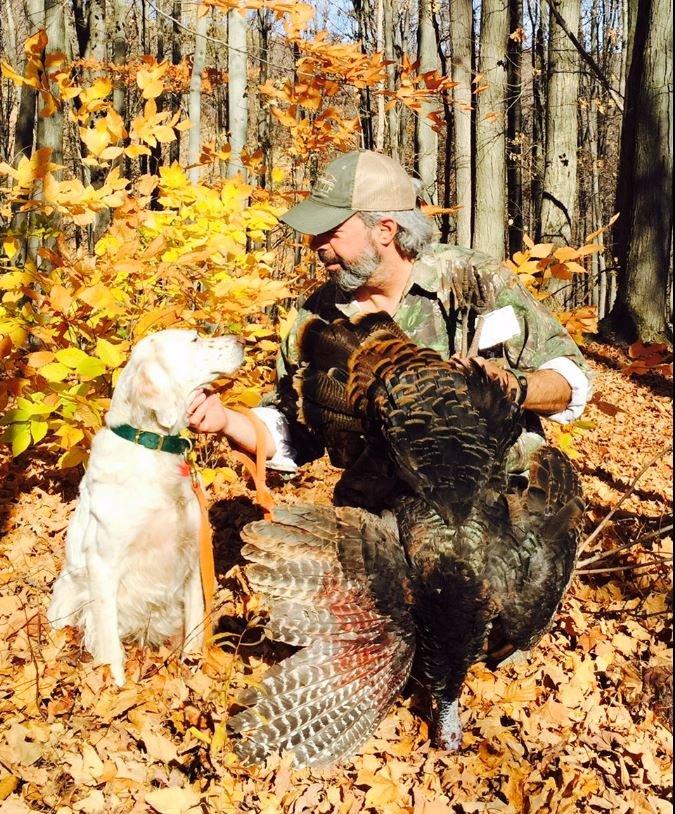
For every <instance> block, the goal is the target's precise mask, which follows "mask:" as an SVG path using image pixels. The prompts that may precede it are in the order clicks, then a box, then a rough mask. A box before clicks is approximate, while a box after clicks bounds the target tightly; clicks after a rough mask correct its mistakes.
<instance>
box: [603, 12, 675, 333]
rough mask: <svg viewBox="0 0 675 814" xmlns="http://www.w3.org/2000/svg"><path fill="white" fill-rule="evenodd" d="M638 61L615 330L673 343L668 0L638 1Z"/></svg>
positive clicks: (631, 74) (622, 194)
mask: <svg viewBox="0 0 675 814" xmlns="http://www.w3.org/2000/svg"><path fill="white" fill-rule="evenodd" d="M633 2H634V4H635V6H636V8H635V13H634V14H631V15H630V19H632V20H634V21H635V29H634V34H633V36H632V40H633V42H632V48H631V53H632V59H631V63H630V68H629V71H628V78H627V82H626V100H625V105H624V117H623V129H622V138H621V156H620V162H619V184H618V192H617V209H618V211H620V213H621V216H620V218H619V220H618V221H617V227H618V228H617V229H616V256H617V259H618V263H619V269H620V271H619V274H620V278H619V285H618V291H617V298H616V303H615V306H614V309H613V310H612V313H611V315H610V321H611V325H612V328H613V329H614V330H615V332H616V333H617V334H618V335H619V336H620V337H621V338H622V339H624V340H625V341H627V342H633V341H634V340H635V339H641V340H642V341H643V342H663V341H666V340H668V339H669V338H670V339H672V337H669V335H668V327H667V324H666V309H667V303H666V292H667V287H668V274H669V266H670V253H671V236H672V209H671V180H672V170H673V156H672V141H671V131H670V122H671V116H672V109H671V107H672V96H671V87H669V84H670V83H672V70H673V63H672V17H673V10H672V5H671V3H670V0H633Z"/></svg>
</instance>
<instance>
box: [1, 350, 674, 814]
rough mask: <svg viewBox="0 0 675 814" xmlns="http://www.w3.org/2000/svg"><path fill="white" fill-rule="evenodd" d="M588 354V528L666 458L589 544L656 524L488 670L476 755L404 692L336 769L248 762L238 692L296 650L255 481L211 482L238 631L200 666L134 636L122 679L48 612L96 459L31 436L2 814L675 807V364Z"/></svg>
mask: <svg viewBox="0 0 675 814" xmlns="http://www.w3.org/2000/svg"><path fill="white" fill-rule="evenodd" d="M585 352H586V355H587V357H588V359H589V361H590V363H591V365H592V367H593V368H594V370H595V372H596V379H595V392H596V396H595V399H596V402H597V403H596V404H591V405H590V406H589V408H588V409H587V412H586V414H585V418H587V419H588V420H589V424H590V426H588V427H587V428H586V429H585V430H584V431H583V432H580V433H579V434H577V435H575V436H574V439H573V440H574V445H575V447H576V450H577V451H578V456H577V457H576V458H575V466H576V467H577V468H578V471H579V473H580V475H581V478H582V481H583V486H584V491H585V496H586V500H587V503H588V514H587V520H586V534H589V533H590V532H591V531H592V530H593V529H594V528H595V527H596V526H597V525H598V523H599V522H600V521H601V520H602V519H603V517H605V515H606V514H607V513H608V511H609V510H610V509H611V508H612V507H613V506H614V505H615V504H616V503H617V502H618V500H619V499H620V497H621V495H622V494H623V493H624V492H625V491H626V489H627V487H628V486H629V484H630V483H631V481H632V480H633V479H634V478H635V476H636V475H637V474H638V473H639V472H640V470H641V469H642V468H643V467H644V466H645V464H648V463H649V462H650V461H653V463H651V465H650V466H648V468H647V469H646V471H645V472H644V474H643V475H642V477H641V478H640V479H639V481H638V482H637V484H636V485H635V488H634V490H633V492H632V494H631V495H630V496H629V497H628V498H627V499H626V500H625V501H624V502H623V503H622V505H621V506H620V508H619V509H618V511H617V512H616V514H615V515H614V517H613V518H612V520H611V522H609V523H608V524H606V526H605V527H604V529H603V531H602V532H601V533H600V534H599V535H598V536H597V537H596V538H595V539H594V541H593V543H592V545H591V546H590V548H589V551H587V552H586V553H585V554H584V555H583V556H584V557H588V556H589V555H590V554H597V553H598V552H606V551H609V550H611V549H615V548H617V547H618V546H621V545H623V544H625V543H628V542H631V541H638V540H642V542H641V543H640V542H638V543H637V544H636V545H633V546H631V547H628V548H626V549H624V550H623V551H621V552H620V553H618V554H615V555H612V556H610V557H608V558H605V559H603V560H600V561H597V562H595V563H593V564H591V565H590V566H588V567H589V568H591V569H605V570H603V571H602V572H600V573H587V574H583V575H582V574H578V575H577V576H576V577H575V579H574V581H573V582H572V585H571V588H570V590H569V593H568V595H567V597H566V598H565V601H564V603H563V605H562V607H561V609H560V612H559V614H558V616H557V619H556V622H555V625H554V627H553V629H552V630H551V632H550V633H549V634H547V635H546V636H545V637H544V638H543V639H542V641H541V642H540V644H539V645H538V646H537V647H535V648H534V649H533V650H532V652H531V653H530V655H529V657H528V659H527V660H526V661H523V662H521V663H518V664H514V665H511V666H508V667H504V668H500V669H499V670H497V671H495V672H491V671H489V670H487V669H486V668H485V667H483V666H481V665H477V666H476V667H474V668H473V669H472V670H471V672H470V675H469V677H468V680H467V682H466V685H465V688H464V690H463V693H462V697H461V719H462V723H463V726H464V739H463V742H462V748H461V750H460V751H459V752H457V753H454V754H448V753H445V752H440V751H437V750H435V749H434V748H432V747H431V746H430V743H429V733H428V725H427V722H426V720H425V717H424V713H423V711H421V710H420V709H419V708H418V707H417V706H416V702H415V698H414V696H411V695H409V694H404V695H403V697H401V698H400V699H399V701H398V702H397V704H396V705H395V707H394V708H393V709H392V710H391V712H390V714H389V715H388V716H387V717H386V719H385V720H384V722H383V723H382V724H381V725H380V727H379V729H378V730H377V732H376V733H375V735H374V736H373V737H372V738H370V740H368V742H367V743H366V744H365V745H364V747H363V748H362V749H361V750H360V752H359V753H358V755H357V756H356V757H354V758H353V760H350V761H347V762H345V763H343V764H342V765H340V766H338V767H336V768H333V769H329V770H328V769H326V770H322V771H316V772H310V771H309V770H303V771H295V770H293V769H292V768H291V767H290V766H289V762H288V760H287V759H286V758H284V759H273V760H271V761H270V762H269V764H268V765H267V766H266V767H265V768H263V769H255V770H251V769H247V768H245V767H242V766H240V765H238V763H237V760H236V759H235V756H234V754H233V753H232V751H231V749H230V748H229V745H228V742H227V740H226V737H225V729H224V722H225V720H226V718H227V714H228V710H229V709H230V708H231V707H232V705H233V703H234V701H235V699H236V696H237V694H238V692H239V691H240V690H241V689H242V688H243V687H245V686H247V685H250V684H251V683H255V682H256V681H257V680H259V678H260V677H261V676H262V674H263V673H264V671H265V670H266V669H267V665H268V664H269V663H272V662H273V661H275V660H277V659H278V658H279V657H280V654H281V653H282V649H281V648H280V647H275V645H273V644H272V643H270V642H268V641H266V640H265V641H261V629H260V627H259V625H258V621H259V619H260V609H259V608H258V606H257V603H256V600H255V598H251V599H248V598H247V597H245V596H244V593H243V590H242V585H243V583H242V581H241V579H240V577H239V574H240V566H241V559H240V556H239V546H240V540H239V530H240V529H241V527H242V525H243V524H244V523H246V522H248V521H249V520H251V519H255V518H258V517H260V516H261V511H260V509H259V508H258V507H257V506H256V505H254V503H253V502H252V493H251V491H250V489H249V488H248V483H247V482H244V481H243V480H242V481H240V482H237V483H235V484H232V485H229V486H227V487H224V488H222V489H220V490H219V491H218V493H217V494H211V495H210V498H211V500H212V509H211V520H212V523H213V524H214V527H215V549H216V561H217V570H218V575H219V585H220V587H219V591H218V594H217V605H218V615H219V617H220V619H219V623H218V632H219V637H218V645H219V646H218V647H214V648H212V650H211V654H210V656H209V658H208V659H207V661H206V662H205V663H202V664H199V665H191V666H188V665H184V664H182V663H181V662H180V661H179V660H178V659H177V658H176V655H175V653H174V652H172V651H170V650H169V649H162V650H160V651H159V652H157V651H152V650H146V649H140V648H136V647H130V648H127V652H128V660H127V677H128V680H127V685H126V686H125V687H124V688H123V689H121V690H120V689H118V688H117V687H116V686H115V685H114V684H113V683H112V681H111V679H110V676H109V674H108V671H107V668H101V667H98V668H94V667H93V666H92V664H91V660H90V659H89V657H88V656H87V654H86V653H85V652H83V651H82V649H81V646H80V642H79V638H78V636H77V635H76V634H75V632H74V631H73V630H72V629H65V630H59V631H54V630H51V629H50V627H49V625H48V623H47V622H46V619H45V611H46V607H47V604H48V601H49V594H50V587H51V584H52V582H53V580H54V578H55V576H56V574H57V573H58V571H59V569H60V567H61V563H62V559H63V546H64V536H65V529H66V525H67V522H68V517H69V514H70V512H71V511H72V509H73V506H74V501H75V497H76V489H77V478H76V477H74V473H71V474H70V475H68V474H64V473H59V472H57V471H55V470H54V469H53V468H51V467H50V465H49V462H45V461H44V460H42V459H41V458H40V457H39V456H36V455H34V456H33V457H31V455H30V452H29V453H26V454H24V455H23V456H22V457H21V458H19V459H18V460H17V461H14V462H9V461H7V460H4V461H3V462H2V464H1V467H2V468H1V469H0V475H1V476H2V480H1V482H0V535H1V536H2V539H1V541H0V814H23V812H28V811H40V812H43V811H49V812H57V813H58V814H69V812H73V811H77V812H106V814H114V812H125V813H126V812H134V813H136V812H146V811H147V812H152V811H157V812H160V814H163V813H164V812H166V814H169V813H171V814H178V813H179V812H186V813H187V812H195V814H196V813H197V812H200V811H201V812H221V811H222V812H237V813H238V812H256V813H257V814H276V813H277V812H291V813H292V814H302V812H305V813H306V814H316V813H317V812H320V813H323V812H336V813H337V812H339V814H356V812H376V814H403V813H404V812H405V814H464V813H466V814H469V813H470V812H532V813H533V814H534V813H535V812H537V813H538V812H544V813H545V812H551V814H553V813H554V812H555V813H556V814H566V813H567V812H615V813H616V814H622V813H623V812H626V814H628V812H630V814H642V812H670V811H672V779H671V769H672V723H671V722H672V605H671V588H672V563H671V561H670V558H671V557H672V542H671V535H670V534H669V533H667V530H666V533H662V532H660V531H659V530H660V529H665V527H668V526H669V525H670V524H671V522H672V520H671V516H672V502H671V487H672V458H671V455H670V454H669V453H668V452H667V444H668V440H669V438H670V437H671V421H672V394H671V383H670V381H668V380H666V379H664V378H661V377H660V376H659V375H656V374H651V375H650V376H648V377H640V378H637V377H628V376H625V375H623V374H621V373H620V372H619V368H620V366H621V365H622V364H625V363H626V360H625V359H624V357H623V356H622V355H621V353H620V352H619V351H617V350H615V349H612V348H609V347H608V346H605V345H600V344H595V343H589V344H588V345H587V346H586V347H585ZM611 413H613V414H611ZM659 453H663V454H659ZM654 459H655V460H654ZM335 479H336V471H335V470H333V469H332V468H331V467H330V466H328V464H327V463H326V461H325V460H323V459H322V460H321V461H317V462H315V463H314V464H312V465H309V466H307V467H305V468H304V470H303V472H302V474H301V475H300V476H299V477H297V478H295V479H284V478H282V477H281V476H276V475H275V476H273V477H272V478H271V484H270V485H271V487H272V490H273V492H274V495H275V498H276V499H277V500H278V502H279V503H282V504H283V503H294V502H298V501H311V502H315V503H329V502H330V495H331V490H332V486H333V483H334V482H335ZM626 566H628V567H626ZM636 566H637V567H636Z"/></svg>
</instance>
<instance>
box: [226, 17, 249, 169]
mask: <svg viewBox="0 0 675 814" xmlns="http://www.w3.org/2000/svg"><path fill="white" fill-rule="evenodd" d="M227 41H228V43H229V46H230V47H229V50H228V53H227V59H228V76H229V85H228V95H227V106H228V118H229V122H230V148H231V152H230V160H229V163H228V166H227V176H228V178H232V177H234V176H235V175H236V174H237V173H238V172H240V173H242V175H243V176H244V180H245V179H246V168H245V167H244V166H243V164H242V163H241V153H242V151H243V150H244V148H245V146H246V136H247V133H248V97H247V83H246V68H247V62H248V58H247V57H248V54H247V48H246V17H245V16H244V15H243V14H241V13H240V12H239V11H237V10H233V11H230V12H229V14H228V29H227Z"/></svg>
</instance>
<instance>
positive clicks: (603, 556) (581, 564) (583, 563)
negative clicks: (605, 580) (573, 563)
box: [577, 523, 673, 570]
mask: <svg viewBox="0 0 675 814" xmlns="http://www.w3.org/2000/svg"><path fill="white" fill-rule="evenodd" d="M672 530H673V524H672V523H671V524H670V525H669V526H664V527H663V528H661V529H656V531H652V532H650V533H649V534H643V535H642V536H641V537H638V538H636V539H635V540H631V541H630V542H629V543H624V544H623V545H620V546H617V548H611V549H609V551H602V552H601V553H600V554H596V555H595V556H593V557H588V558H587V559H585V560H580V561H579V562H578V563H577V569H578V570H581V569H583V568H584V567H585V566H587V565H592V564H593V563H595V562H599V561H600V560H605V559H607V557H612V556H613V555H614V554H618V553H619V551H625V550H626V549H627V548H632V547H633V546H636V545H640V543H646V542H647V540H653V539H654V538H655V537H661V535H663V534H667V533H668V532H669V531H672Z"/></svg>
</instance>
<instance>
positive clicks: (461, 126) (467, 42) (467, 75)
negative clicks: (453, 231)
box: [450, 0, 474, 246]
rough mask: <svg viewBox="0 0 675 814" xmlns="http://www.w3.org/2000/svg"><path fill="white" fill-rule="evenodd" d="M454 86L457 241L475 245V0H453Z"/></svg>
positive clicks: (451, 8)
mask: <svg viewBox="0 0 675 814" xmlns="http://www.w3.org/2000/svg"><path fill="white" fill-rule="evenodd" d="M450 41H451V46H452V81H453V82H456V83H457V85H456V87H455V88H453V90H452V95H453V99H454V105H453V114H454V126H455V139H454V165H455V186H456V189H457V201H456V203H457V205H458V206H460V207H461V209H460V210H459V212H458V213H457V243H458V244H459V245H460V246H470V245H471V232H472V215H473V172H474V170H473V164H474V161H473V157H474V152H473V138H472V129H473V126H472V105H471V103H472V99H471V80H472V70H473V5H472V3H471V0H456V2H451V3H450Z"/></svg>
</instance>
